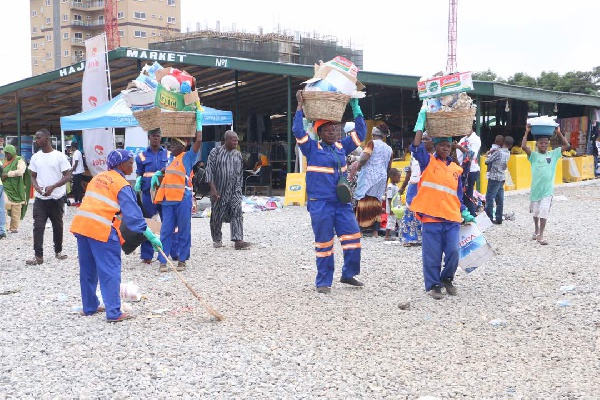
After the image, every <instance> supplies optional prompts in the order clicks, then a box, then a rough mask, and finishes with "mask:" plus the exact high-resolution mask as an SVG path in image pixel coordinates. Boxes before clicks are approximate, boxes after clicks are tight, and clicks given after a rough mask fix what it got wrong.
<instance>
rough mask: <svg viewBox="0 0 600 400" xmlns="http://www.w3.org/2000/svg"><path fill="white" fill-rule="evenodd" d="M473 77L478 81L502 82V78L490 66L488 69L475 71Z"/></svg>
mask: <svg viewBox="0 0 600 400" xmlns="http://www.w3.org/2000/svg"><path fill="white" fill-rule="evenodd" d="M472 77H473V79H474V80H476V81H490V82H501V81H502V79H501V78H500V77H498V75H496V73H494V72H492V70H491V69H489V68H488V70H487V71H477V72H473V74H472Z"/></svg>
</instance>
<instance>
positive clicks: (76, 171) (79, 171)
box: [71, 141, 85, 207]
mask: <svg viewBox="0 0 600 400" xmlns="http://www.w3.org/2000/svg"><path fill="white" fill-rule="evenodd" d="M71 149H73V155H72V156H71V157H72V158H73V168H72V170H71V171H72V174H73V205H74V206H76V207H79V205H80V204H81V200H82V198H83V187H81V177H82V176H83V172H84V171H85V168H84V166H83V156H82V155H81V151H79V148H78V147H77V142H76V141H73V142H71Z"/></svg>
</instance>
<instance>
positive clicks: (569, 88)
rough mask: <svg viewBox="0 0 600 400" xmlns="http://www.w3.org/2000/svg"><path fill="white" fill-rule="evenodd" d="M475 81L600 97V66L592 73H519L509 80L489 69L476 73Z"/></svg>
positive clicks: (474, 74)
mask: <svg viewBox="0 0 600 400" xmlns="http://www.w3.org/2000/svg"><path fill="white" fill-rule="evenodd" d="M473 79H475V80H480V81H494V82H501V83H508V84H509V85H515V86H524V87H530V88H538V89H545V90H554V91H558V92H569V93H581V94H589V95H594V96H600V66H598V67H595V68H594V69H593V70H592V71H572V72H567V73H566V74H564V75H562V76H561V75H560V74H559V73H557V72H553V71H542V73H541V75H540V77H539V78H534V77H531V76H529V75H527V74H526V73H524V72H517V73H516V74H514V75H513V76H511V77H509V78H508V79H507V80H503V79H502V78H499V77H498V75H497V74H496V73H495V72H493V71H492V70H490V69H488V70H487V71H479V72H474V73H473Z"/></svg>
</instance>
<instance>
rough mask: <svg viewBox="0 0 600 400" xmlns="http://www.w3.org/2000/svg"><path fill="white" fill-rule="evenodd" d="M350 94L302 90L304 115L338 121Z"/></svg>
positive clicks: (310, 117)
mask: <svg viewBox="0 0 600 400" xmlns="http://www.w3.org/2000/svg"><path fill="white" fill-rule="evenodd" d="M349 100H350V96H348V95H345V94H343V93H335V92H317V91H310V92H307V91H305V90H303V91H302V102H303V106H302V108H303V110H304V116H305V117H306V118H307V119H309V120H311V121H316V120H318V119H326V120H328V121H335V122H340V121H341V120H342V117H343V116H344V111H346V105H347V104H348V101H349Z"/></svg>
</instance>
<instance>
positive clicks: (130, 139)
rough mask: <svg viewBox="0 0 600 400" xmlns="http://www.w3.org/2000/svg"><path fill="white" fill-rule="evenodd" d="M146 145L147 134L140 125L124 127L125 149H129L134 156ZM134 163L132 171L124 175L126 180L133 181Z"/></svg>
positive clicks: (134, 175)
mask: <svg viewBox="0 0 600 400" xmlns="http://www.w3.org/2000/svg"><path fill="white" fill-rule="evenodd" d="M147 147H148V134H147V133H146V131H145V130H144V129H142V127H140V126H135V127H132V128H126V129H125V150H129V151H131V152H132V153H133V154H135V155H136V156H137V155H138V154H139V153H141V152H142V151H144V150H146V148H147ZM136 167H137V166H136V165H135V162H134V164H133V173H132V174H131V175H128V176H126V177H125V178H126V179H127V180H128V181H134V180H135V177H136V174H135V170H136Z"/></svg>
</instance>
